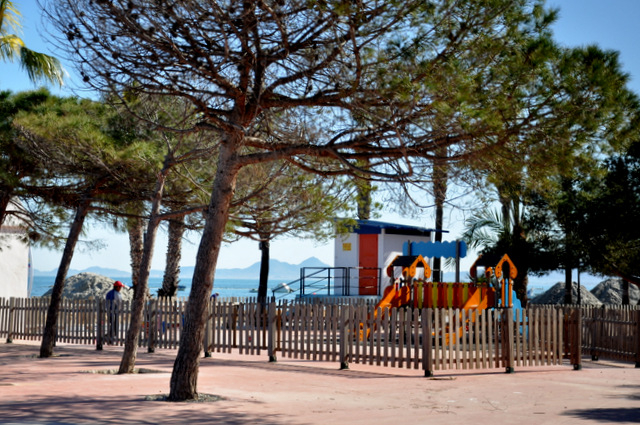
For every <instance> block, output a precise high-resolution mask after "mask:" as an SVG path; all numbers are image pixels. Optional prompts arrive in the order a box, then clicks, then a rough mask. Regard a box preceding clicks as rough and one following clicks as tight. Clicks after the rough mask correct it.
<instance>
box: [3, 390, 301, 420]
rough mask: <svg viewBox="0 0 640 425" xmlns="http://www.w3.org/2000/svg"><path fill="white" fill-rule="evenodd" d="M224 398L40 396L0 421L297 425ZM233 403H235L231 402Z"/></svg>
mask: <svg viewBox="0 0 640 425" xmlns="http://www.w3.org/2000/svg"><path fill="white" fill-rule="evenodd" d="M226 403H227V402H226V400H224V399H221V400H217V401H213V402H205V403H189V402H184V403H175V402H167V401H156V400H144V397H140V398H138V399H131V398H125V397H104V398H90V399H83V398H80V397H39V398H36V399H32V400H29V401H23V402H13V403H10V405H8V404H6V403H5V404H0V418H1V419H0V424H3V423H47V424H60V425H62V424H65V425H66V424H80V423H94V424H123V425H133V424H158V423H162V424H205V423H206V424H211V423H215V424H223V425H241V424H249V423H250V424H274V425H277V424H295V425H304V424H302V423H298V424H297V423H296V422H292V418H290V417H286V416H282V415H273V414H271V415H268V414H264V413H260V406H259V405H256V406H253V407H252V406H251V405H248V406H247V411H245V412H238V409H237V408H236V409H234V408H232V406H229V405H227V404H226ZM231 403H232V404H233V402H231Z"/></svg>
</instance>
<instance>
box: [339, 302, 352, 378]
mask: <svg viewBox="0 0 640 425" xmlns="http://www.w3.org/2000/svg"><path fill="white" fill-rule="evenodd" d="M350 312H351V307H350V306H349V305H346V306H342V311H341V314H340V322H341V323H340V369H341V370H344V369H349V341H348V340H349V337H350V334H351V333H350V332H349V326H350V317H349V313H350Z"/></svg>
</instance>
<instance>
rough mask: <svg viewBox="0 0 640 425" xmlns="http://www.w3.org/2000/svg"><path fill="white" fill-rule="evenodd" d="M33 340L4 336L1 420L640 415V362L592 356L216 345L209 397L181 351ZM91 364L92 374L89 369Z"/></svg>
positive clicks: (203, 377)
mask: <svg viewBox="0 0 640 425" xmlns="http://www.w3.org/2000/svg"><path fill="white" fill-rule="evenodd" d="M38 351H39V346H38V345H37V344H36V343H33V342H20V341H18V342H15V343H13V344H5V343H0V423H3V424H6V423H20V424H98V423H100V424H140V423H142V424H183V423H184V424H195V423H216V424H245V423H251V424H295V425H303V424H394V425H396V424H397V425H399V422H400V421H401V423H402V424H418V423H429V424H432V423H434V424H440V423H442V424H469V425H475V424H485V423H492V424H500V423H510V424H516V423H518V424H574V423H582V424H603V423H640V369H635V368H633V365H629V364H626V365H620V364H611V363H607V364H603V363H600V364H593V363H591V362H590V361H587V362H585V364H584V368H583V370H581V371H574V370H573V369H572V368H571V366H569V365H566V366H556V367H547V368H542V369H530V368H519V369H518V368H517V369H516V373H515V374H505V373H503V372H502V370H496V371H490V372H488V373H487V372H483V373H478V372H477V371H453V372H449V371H440V372H438V373H437V375H436V377H435V378H431V379H429V378H425V377H424V376H423V373H422V372H421V371H420V370H409V369H394V368H382V367H375V366H363V365H357V364H351V365H350V369H349V370H345V371H341V370H338V364H337V363H312V362H309V361H306V360H286V359H279V361H278V362H277V363H268V362H267V361H266V360H267V359H266V355H263V356H260V357H257V356H239V355H236V354H233V355H229V354H214V357H213V358H207V359H203V360H202V362H201V368H200V375H199V381H198V389H199V391H200V392H201V393H207V394H213V395H217V396H220V397H222V399H221V400H219V401H215V402H207V403H169V402H164V401H148V400H145V397H147V396H152V395H160V394H166V393H167V392H168V389H169V379H170V376H171V369H172V365H173V359H174V356H175V353H176V352H175V351H161V352H159V353H154V354H147V353H146V352H143V353H140V354H139V356H138V361H137V367H139V368H144V369H149V372H153V373H139V374H135V375H110V374H106V373H95V372H107V371H110V370H114V369H116V368H117V367H118V364H119V361H120V355H121V353H122V348H121V347H106V348H105V350H104V351H95V349H94V347H90V346H73V345H64V344H63V345H61V346H59V347H57V349H56V353H57V355H58V356H57V357H54V358H50V359H40V358H38V357H37V354H38ZM92 372H93V373H92Z"/></svg>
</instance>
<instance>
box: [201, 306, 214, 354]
mask: <svg viewBox="0 0 640 425" xmlns="http://www.w3.org/2000/svg"><path fill="white" fill-rule="evenodd" d="M215 302H216V298H214V297H209V303H208V304H207V319H206V320H205V322H204V338H203V341H202V342H203V345H204V347H203V350H204V356H205V357H211V345H212V341H211V339H212V338H211V336H212V335H211V333H212V322H213V308H214V304H215Z"/></svg>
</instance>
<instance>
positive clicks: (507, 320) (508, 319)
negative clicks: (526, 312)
mask: <svg viewBox="0 0 640 425" xmlns="http://www.w3.org/2000/svg"><path fill="white" fill-rule="evenodd" d="M513 338H514V335H513V309H512V308H505V309H503V310H502V356H503V362H505V363H506V367H505V371H506V372H507V373H513V372H514V371H515V369H514V365H515V362H514V356H513V346H514V340H513Z"/></svg>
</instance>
